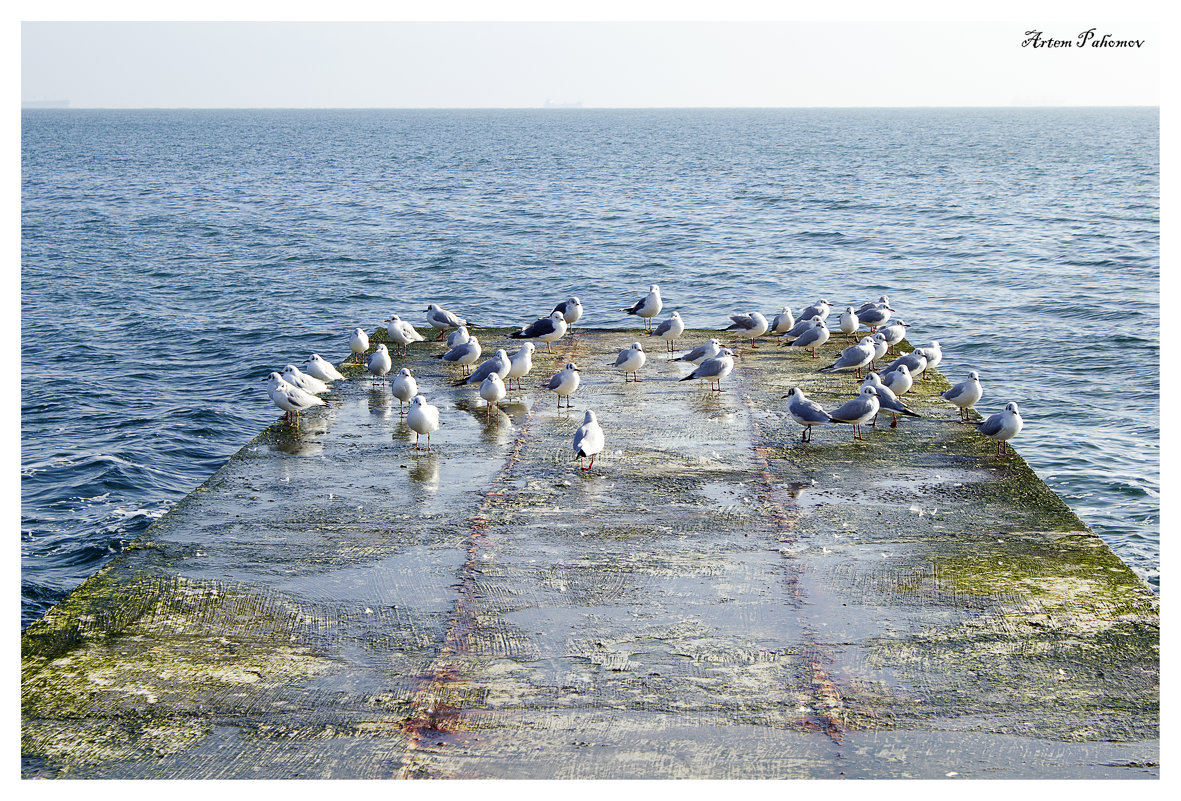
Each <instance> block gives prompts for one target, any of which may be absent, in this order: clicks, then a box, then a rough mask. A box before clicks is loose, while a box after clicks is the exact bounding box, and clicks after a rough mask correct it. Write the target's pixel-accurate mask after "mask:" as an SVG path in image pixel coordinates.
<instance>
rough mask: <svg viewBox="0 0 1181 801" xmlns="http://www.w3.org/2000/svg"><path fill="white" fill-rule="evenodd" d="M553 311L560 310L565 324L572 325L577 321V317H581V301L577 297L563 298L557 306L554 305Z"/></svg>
mask: <svg viewBox="0 0 1181 801" xmlns="http://www.w3.org/2000/svg"><path fill="white" fill-rule="evenodd" d="M554 311H556V312H561V313H562V318H563V319H564V320H565V321H566V325H568V326H571V327H573V326H574V324H575V323H576V322H578V319H579V318H580V317H582V301H581V300H579V299H578V298H570V300H564V301H562V302H561V303H559V304H558V305H557V306H554ZM551 314H552V312H551Z"/></svg>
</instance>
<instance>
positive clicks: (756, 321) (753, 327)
mask: <svg viewBox="0 0 1181 801" xmlns="http://www.w3.org/2000/svg"><path fill="white" fill-rule="evenodd" d="M730 319H731V320H733V321H734V322H733V324H731V325H729V326H727V327H726V329H725V330H727V331H738V332H739V333H741V334H742V336H743V338H744V339H745V338H746V337H750V346H751V347H752V348H755V347H758V346H757V345H755V339H757V338H758V337H761V336H762V335H763V334H765V333H767V329H769V328H770V327H771V325H770V324H769V323H768V322H767V318H766V317H764V316H763V315H761V314H759V313H758V312H751V313H750V314H731V315H730Z"/></svg>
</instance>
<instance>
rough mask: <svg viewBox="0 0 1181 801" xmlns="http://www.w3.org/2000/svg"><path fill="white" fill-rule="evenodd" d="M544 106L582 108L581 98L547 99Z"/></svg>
mask: <svg viewBox="0 0 1181 801" xmlns="http://www.w3.org/2000/svg"><path fill="white" fill-rule="evenodd" d="M542 108H582V101H581V100H574V101H567V100H549V99H546V101H545V103H544V104H543V105H542Z"/></svg>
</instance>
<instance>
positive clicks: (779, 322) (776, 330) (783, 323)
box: [771, 306, 796, 334]
mask: <svg viewBox="0 0 1181 801" xmlns="http://www.w3.org/2000/svg"><path fill="white" fill-rule="evenodd" d="M795 324H796V318H794V317H792V316H791V309H789V308H788V307H786V306H784V307H783V311H781V312H779V314H777V315H775V316H774V317H772V318H771V333H772V334H785V333H787V332H788V331H790V330H791V327H792V326H793V325H795Z"/></svg>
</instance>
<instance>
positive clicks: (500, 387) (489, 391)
mask: <svg viewBox="0 0 1181 801" xmlns="http://www.w3.org/2000/svg"><path fill="white" fill-rule="evenodd" d="M503 352H504V351H501V353H503ZM506 358H507V357H506ZM485 364H487V362H485ZM507 392H508V390H507V389H505V387H504V380H503V379H502V378H501V377H500V373H495V372H494V373H491V374H490V375H489V376H488V377H487V378H485V379H484V380H483V381H482V382H481V383H480V397H481V398H483V399H484V400H485V401H487V402H488V406H487V410H486V411H485V413H484V416H485V417H488V416H490V415H491V414H492V409H493V407H495V406H496V404H498V403H500V400H501V398H503V397H504V396H505V394H506V393H507Z"/></svg>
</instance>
